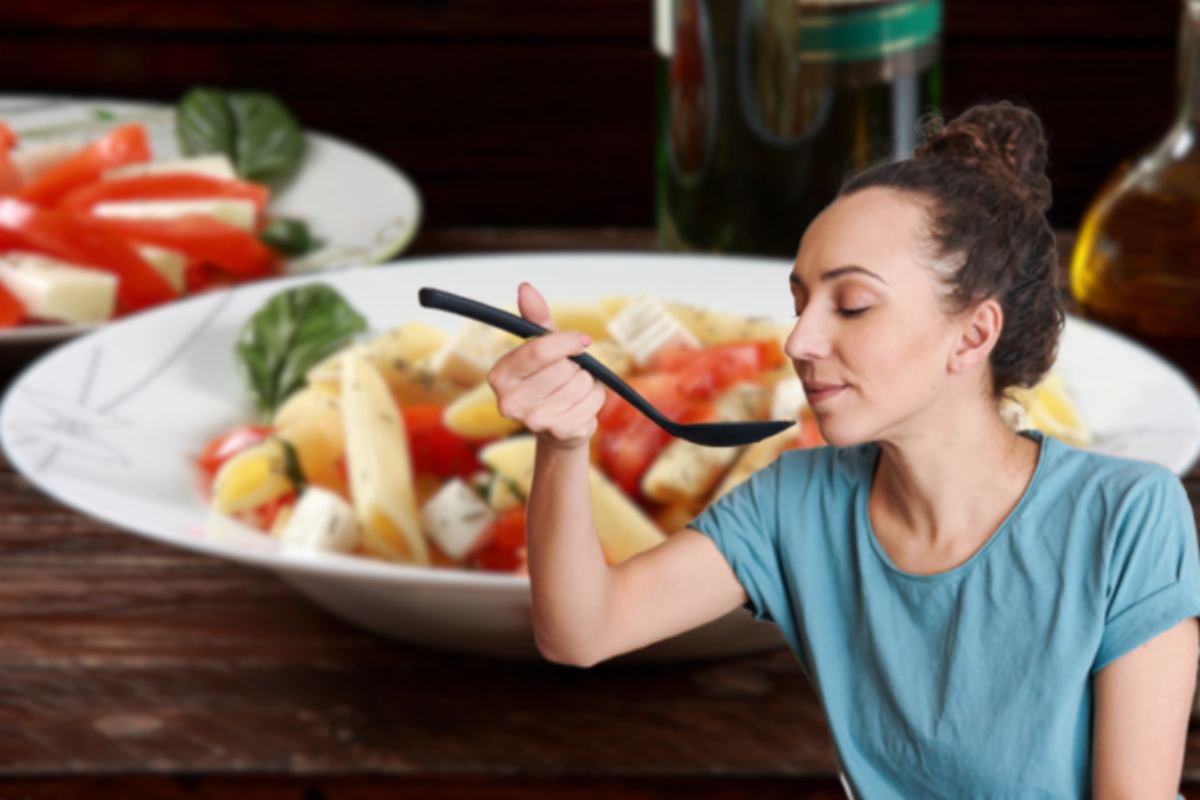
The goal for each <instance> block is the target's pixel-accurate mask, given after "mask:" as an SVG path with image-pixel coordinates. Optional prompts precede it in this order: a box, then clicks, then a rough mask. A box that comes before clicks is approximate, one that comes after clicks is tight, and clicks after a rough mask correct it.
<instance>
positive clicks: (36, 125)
mask: <svg viewBox="0 0 1200 800" xmlns="http://www.w3.org/2000/svg"><path fill="white" fill-rule="evenodd" d="M0 121H4V122H5V123H7V124H8V126H9V127H10V128H12V130H13V132H14V133H16V134H17V136H18V137H19V138H20V140H21V142H22V143H30V144H34V143H39V144H40V143H46V142H52V141H63V142H68V143H72V144H79V145H83V144H84V143H86V142H88V141H90V140H91V139H94V138H95V137H96V136H98V135H99V134H101V133H103V132H104V131H106V130H108V129H110V128H112V127H113V126H114V125H117V124H119V123H121V122H133V121H139V122H143V123H145V125H146V132H147V134H148V135H149V137H150V149H151V152H152V153H153V155H154V160H155V161H169V160H171V159H174V158H179V157H180V155H179V146H178V144H177V142H176V140H175V114H174V110H173V108H172V107H171V106H165V105H154V104H147V103H135V102H129V101H123V100H108V99H75V98H67V97H45V96H36V95H29V96H16V95H4V96H2V97H0ZM305 136H306V139H307V141H306V145H307V147H306V151H305V156H304V162H303V164H302V165H301V167H300V169H299V170H298V171H297V173H296V175H295V177H294V178H293V179H292V180H291V181H290V182H289V183H288V184H287V185H286V186H285V187H283V189H282V191H280V192H279V193H278V194H276V195H273V196H272V198H271V202H270V204H269V206H268V209H269V210H270V211H271V213H273V214H278V215H281V216H288V217H297V218H299V219H302V220H304V221H305V222H306V223H307V224H308V226H309V229H310V230H311V231H312V233H313V235H314V236H315V237H317V238H318V239H320V240H322V241H323V242H324V245H323V246H322V247H321V248H320V249H319V250H316V251H314V252H312V253H309V254H307V255H305V256H302V257H300V258H297V259H292V260H290V261H288V262H287V271H288V272H289V273H293V274H297V273H303V272H312V271H316V270H332V269H340V268H344V267H350V266H358V265H361V264H374V263H379V262H382V261H386V260H388V259H389V258H393V257H395V256H396V255H398V254H399V253H400V252H401V251H402V250H403V249H404V248H405V247H407V246H408V243H409V242H410V241H411V240H412V237H413V235H414V234H415V233H416V231H417V227H418V226H419V224H420V221H421V199H420V197H419V196H418V194H417V190H416V188H415V187H414V186H413V184H412V181H410V180H409V179H408V177H407V176H406V175H405V174H404V173H402V172H401V171H400V170H398V169H396V168H395V167H394V166H392V165H391V164H389V163H387V162H386V161H383V160H382V159H380V158H379V157H377V156H374V155H372V154H370V153H368V152H366V151H365V150H362V149H361V148H358V147H355V146H354V145H351V144H349V143H347V142H343V141H341V140H340V139H336V138H334V137H332V136H329V135H327V134H322V133H314V132H311V131H309V132H307V133H306V134H305ZM95 327H99V326H91V325H31V326H26V327H17V328H11V329H7V330H0V346H3V345H4V344H6V343H23V342H29V343H32V342H45V343H50V342H57V341H62V340H64V339H68V338H71V337H73V336H77V335H79V334H81V333H86V332H87V331H89V330H92V329H93V328H95Z"/></svg>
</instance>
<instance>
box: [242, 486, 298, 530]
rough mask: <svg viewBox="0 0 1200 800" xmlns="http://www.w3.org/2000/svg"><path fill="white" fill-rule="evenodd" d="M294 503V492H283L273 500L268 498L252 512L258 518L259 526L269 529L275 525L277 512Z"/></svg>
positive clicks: (292, 505)
mask: <svg viewBox="0 0 1200 800" xmlns="http://www.w3.org/2000/svg"><path fill="white" fill-rule="evenodd" d="M295 505H296V493H295V492H291V491H289V492H284V493H283V494H281V495H279V496H278V497H276V498H275V499H274V500H268V501H267V502H265V503H263V504H262V505H261V506H259V507H258V508H255V509H254V511H253V512H252V513H253V514H254V515H255V517H256V518H257V520H258V524H259V526H260V527H261V528H262V529H263V530H265V531H269V530H271V528H272V527H273V526H274V525H275V519H276V518H277V517H278V516H279V512H280V511H283V509H285V508H291V507H294V506H295Z"/></svg>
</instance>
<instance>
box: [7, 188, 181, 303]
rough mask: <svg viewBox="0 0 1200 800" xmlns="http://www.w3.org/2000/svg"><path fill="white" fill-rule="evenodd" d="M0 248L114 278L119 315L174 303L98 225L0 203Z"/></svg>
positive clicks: (160, 280)
mask: <svg viewBox="0 0 1200 800" xmlns="http://www.w3.org/2000/svg"><path fill="white" fill-rule="evenodd" d="M0 246H7V247H18V248H22V249H27V250H36V251H38V252H41V253H46V254H47V255H50V256H53V257H55V258H61V259H64V260H66V261H70V262H73V263H76V264H79V265H80V266H86V267H94V268H96V269H100V270H103V271H105V272H109V273H112V274H114V275H116V276H117V277H118V278H119V282H118V284H117V300H118V305H119V308H120V311H122V312H129V311H137V310H139V309H142V308H148V307H149V306H153V305H157V304H159V303H163V302H166V301H168V300H171V299H173V298H174V297H175V290H174V289H172V288H171V284H169V283H168V282H167V279H166V278H164V277H163V276H162V274H161V273H160V272H159V271H158V270H156V269H155V268H154V267H152V266H150V265H149V264H148V263H146V261H145V259H143V258H142V257H141V256H140V255H138V252H137V251H136V250H134V249H133V246H132V245H131V244H129V243H128V242H127V241H125V240H124V239H123V238H121V237H120V236H118V235H116V234H114V233H113V232H112V231H110V230H109V229H108V228H107V227H106V226H105V225H103V224H102V221H101V220H97V219H95V218H94V217H90V216H88V215H86V214H73V213H69V212H65V211H60V210H58V209H53V208H39V207H37V206H34V205H30V204H28V203H23V202H21V201H20V200H17V199H16V198H12V197H5V198H0Z"/></svg>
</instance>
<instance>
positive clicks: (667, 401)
mask: <svg viewBox="0 0 1200 800" xmlns="http://www.w3.org/2000/svg"><path fill="white" fill-rule="evenodd" d="M625 382H626V383H628V384H629V385H630V386H631V387H632V388H633V390H634V391H636V392H637V393H638V394H640V395H641V396H642V397H644V398H646V400H647V402H649V403H650V405H652V406H654V407H655V408H657V409H658V410H659V411H661V412H663V413H664V414H666V415H667V416H668V417H670V418H672V419H674V418H675V415H677V414H680V413H682V412H683V410H684V409H686V408H687V407H688V406H689V405H690V404H691V402H692V400H691V398H689V397H688V396H687V395H685V394H684V393H683V392H682V391H681V390H680V385H679V380H678V378H676V376H674V375H671V374H668V373H662V372H647V373H644V374H642V375H633V376H631V377H629V378H627V379H626V381H625ZM641 415H642V414H641V412H640V411H638V410H637V409H635V408H634V407H633V406H631V405H629V403H627V402H626V401H625V400H624V399H622V398H621V396H620V395H618V394H616V393H615V392H613V391H612V390H607V396H606V398H605V401H604V405H603V406H602V407H601V409H600V413H599V414H598V415H597V418H596V420H597V426H598V428H599V430H600V431H601V433H605V432H612V431H617V430H620V429H621V428H624V427H625V426H626V425H628V424H629V423H630V422H632V421H633V420H634V419H637V418H638V417H640V416H641Z"/></svg>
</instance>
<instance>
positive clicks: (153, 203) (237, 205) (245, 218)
mask: <svg viewBox="0 0 1200 800" xmlns="http://www.w3.org/2000/svg"><path fill="white" fill-rule="evenodd" d="M92 213H93V214H95V215H96V216H97V217H110V218H113V217H115V218H120V219H178V218H179V217H187V216H192V215H196V214H198V215H200V216H205V217H212V218H213V219H216V220H220V221H221V222H224V223H225V224H227V225H232V226H233V227H235V228H239V229H241V230H244V231H246V232H247V233H251V232H253V231H254V225H255V220H256V219H257V215H258V209H257V207H256V206H255V205H254V202H253V201H252V200H240V199H236V198H228V197H214V198H202V199H198V200H118V201H113V202H108V203H97V204H96V205H95V206H94V207H93V208H92Z"/></svg>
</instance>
